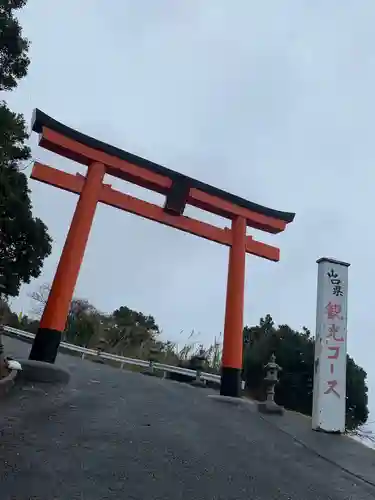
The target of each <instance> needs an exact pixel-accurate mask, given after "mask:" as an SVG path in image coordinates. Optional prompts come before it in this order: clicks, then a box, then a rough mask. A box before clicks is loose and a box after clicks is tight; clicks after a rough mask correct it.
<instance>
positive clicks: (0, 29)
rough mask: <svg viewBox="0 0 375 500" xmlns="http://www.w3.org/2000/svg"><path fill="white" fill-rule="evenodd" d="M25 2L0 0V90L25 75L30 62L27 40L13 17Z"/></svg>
mask: <svg viewBox="0 0 375 500" xmlns="http://www.w3.org/2000/svg"><path fill="white" fill-rule="evenodd" d="M26 3H27V0H2V1H1V2H0V91H1V90H12V89H14V88H15V87H16V86H17V80H19V79H20V78H23V77H24V76H26V73H27V68H28V66H29V64H30V60H29V58H28V55H27V53H28V49H29V42H28V40H27V39H26V38H24V37H23V36H22V28H21V26H20V24H19V22H18V20H17V18H16V17H15V11H17V10H18V9H21V8H22V7H24V6H25V5H26Z"/></svg>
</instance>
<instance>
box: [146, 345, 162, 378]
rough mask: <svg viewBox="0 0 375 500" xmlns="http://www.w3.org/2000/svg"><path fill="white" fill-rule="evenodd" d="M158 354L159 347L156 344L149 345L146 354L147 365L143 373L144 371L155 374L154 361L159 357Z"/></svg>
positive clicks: (147, 373)
mask: <svg viewBox="0 0 375 500" xmlns="http://www.w3.org/2000/svg"><path fill="white" fill-rule="evenodd" d="M159 354H160V349H159V348H158V347H157V346H152V347H150V350H149V354H148V362H149V366H148V368H147V370H145V371H144V372H143V373H145V374H146V375H155V368H154V363H156V362H157V360H158V359H159Z"/></svg>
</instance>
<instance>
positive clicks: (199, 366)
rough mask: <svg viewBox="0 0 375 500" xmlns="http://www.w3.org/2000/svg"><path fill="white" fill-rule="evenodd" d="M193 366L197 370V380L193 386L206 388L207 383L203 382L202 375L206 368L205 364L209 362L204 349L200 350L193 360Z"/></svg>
mask: <svg viewBox="0 0 375 500" xmlns="http://www.w3.org/2000/svg"><path fill="white" fill-rule="evenodd" d="M191 361H192V364H193V365H194V368H193V369H195V370H196V376H195V380H193V382H192V385H195V386H199V387H203V386H205V385H206V384H205V381H204V380H202V378H201V374H202V371H203V368H204V365H205V363H206V362H207V355H206V352H205V350H204V349H203V347H201V348H200V349H199V352H198V354H197V355H196V356H194V357H193V358H192V360H191Z"/></svg>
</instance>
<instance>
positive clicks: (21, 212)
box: [0, 111, 51, 296]
mask: <svg viewBox="0 0 375 500" xmlns="http://www.w3.org/2000/svg"><path fill="white" fill-rule="evenodd" d="M0 114H1V111H0ZM0 149H1V146H0ZM0 155H1V152H0ZM12 163H13V162H10V164H8V165H6V166H4V164H1V165H0V169H1V171H0V273H1V275H2V285H3V290H2V292H3V293H4V294H5V295H10V296H16V295H18V293H19V289H20V286H21V284H22V283H29V282H30V279H31V278H37V277H38V276H39V275H40V272H41V269H42V265H43V261H44V259H45V257H47V256H48V255H49V254H50V253H51V238H50V237H49V236H48V233H47V228H46V226H45V225H44V223H43V222H42V221H41V220H40V219H38V218H33V216H32V212H31V202H30V198H29V192H30V191H29V189H28V187H27V179H26V176H25V175H24V174H23V173H22V172H19V171H18V170H17V167H16V166H15V165H14V164H12Z"/></svg>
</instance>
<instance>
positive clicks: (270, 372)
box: [258, 354, 284, 415]
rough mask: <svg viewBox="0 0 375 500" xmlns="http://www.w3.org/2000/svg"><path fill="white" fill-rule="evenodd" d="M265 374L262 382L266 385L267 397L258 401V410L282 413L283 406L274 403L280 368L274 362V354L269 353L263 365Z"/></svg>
mask: <svg viewBox="0 0 375 500" xmlns="http://www.w3.org/2000/svg"><path fill="white" fill-rule="evenodd" d="M264 369H265V371H266V376H265V377H264V383H265V386H266V393H267V399H266V401H264V402H261V403H258V410H259V411H260V412H261V413H273V414H278V415H282V414H283V413H284V408H283V407H282V406H279V405H278V404H276V403H275V385H276V384H277V383H278V382H279V373H280V372H281V370H282V368H281V366H279V365H278V364H277V363H276V356H275V355H274V354H272V355H271V358H270V361H269V362H268V363H267V364H266V365H265V367H264Z"/></svg>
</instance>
